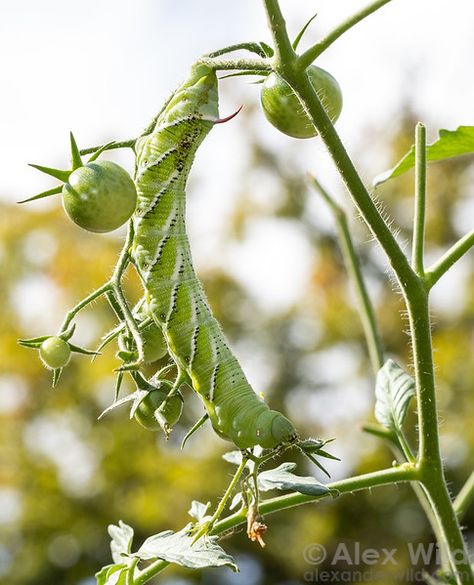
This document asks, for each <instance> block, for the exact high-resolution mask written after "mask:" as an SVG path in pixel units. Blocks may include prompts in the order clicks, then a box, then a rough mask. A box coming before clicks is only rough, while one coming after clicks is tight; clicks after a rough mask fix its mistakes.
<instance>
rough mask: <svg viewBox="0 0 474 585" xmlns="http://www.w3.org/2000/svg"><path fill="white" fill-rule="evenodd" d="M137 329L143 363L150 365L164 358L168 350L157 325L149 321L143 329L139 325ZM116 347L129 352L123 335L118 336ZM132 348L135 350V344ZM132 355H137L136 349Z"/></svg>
mask: <svg viewBox="0 0 474 585" xmlns="http://www.w3.org/2000/svg"><path fill="white" fill-rule="evenodd" d="M137 317H138V315H137ZM139 329H140V335H141V338H142V342H143V358H144V359H143V361H144V362H145V363H146V364H150V363H152V362H156V360H159V359H161V358H162V357H164V356H165V355H166V352H167V351H168V348H167V345H166V341H165V338H164V337H163V333H162V331H161V329H160V328H159V327H158V325H157V324H156V323H155V322H154V321H151V322H150V323H148V325H145V326H144V327H143V326H142V325H140V324H139ZM118 346H119V349H120V350H121V351H129V350H128V347H129V346H128V343H127V338H126V336H125V335H124V334H123V333H121V334H120V336H119V339H118ZM133 348H135V344H133ZM134 353H135V354H137V352H136V349H135V351H134ZM137 357H138V355H137Z"/></svg>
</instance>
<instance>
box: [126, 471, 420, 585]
mask: <svg viewBox="0 0 474 585" xmlns="http://www.w3.org/2000/svg"><path fill="white" fill-rule="evenodd" d="M416 479H417V471H416V468H415V467H414V466H413V465H411V464H409V463H406V464H404V465H401V466H399V467H391V468H389V469H383V470H380V471H374V472H372V473H367V474H364V475H359V476H356V477H351V478H349V479H343V480H340V481H335V482H333V483H330V484H328V486H327V487H328V488H329V490H330V491H329V492H328V493H325V494H320V495H317V496H307V495H304V494H300V493H291V494H287V495H285V496H280V497H278V498H272V499H269V500H265V501H263V502H261V503H260V506H259V512H260V514H273V513H274V512H280V511H282V510H286V509H288V508H294V507H295V506H301V505H302V504H308V503H312V502H317V501H318V500H321V499H322V498H327V497H328V496H333V495H334V493H337V494H339V495H342V494H347V493H353V492H357V491H361V490H365V489H370V488H373V487H379V486H383V485H389V484H394V483H399V482H407V481H416ZM245 522H246V515H245V511H239V512H237V513H235V514H232V515H230V516H228V517H227V518H224V519H223V520H221V521H220V522H218V523H217V524H216V525H215V526H214V528H213V529H212V532H211V534H212V535H215V536H218V535H220V534H222V533H224V532H228V531H229V530H232V529H234V528H237V527H238V526H241V525H242V524H245ZM168 565H169V563H167V562H166V561H160V560H158V561H155V562H154V563H152V564H151V565H149V566H148V567H147V568H146V569H143V571H140V572H139V573H138V576H137V577H136V578H135V581H134V585H144V584H145V583H147V582H148V581H149V580H150V579H152V578H153V577H154V576H155V575H157V574H158V573H160V572H161V571H162V570H163V569H165V568H166V567H167V566H168Z"/></svg>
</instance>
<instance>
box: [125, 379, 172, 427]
mask: <svg viewBox="0 0 474 585" xmlns="http://www.w3.org/2000/svg"><path fill="white" fill-rule="evenodd" d="M171 388H172V386H171V384H167V383H164V382H162V383H161V386H160V387H159V388H153V389H152V390H151V391H150V392H149V393H148V394H147V395H146V396H145V398H143V400H142V401H141V402H140V404H139V405H138V408H137V410H136V411H135V420H136V421H137V422H139V423H140V424H141V425H142V427H145V428H146V429H148V430H149V431H159V430H160V429H161V426H160V424H159V422H158V421H157V420H156V418H155V416H154V412H155V410H156V409H157V408H158V407H159V406H160V405H161V404H162V403H163V401H164V400H165V398H166V397H167V395H168V393H169V392H170V390H171ZM182 411H183V398H182V396H181V394H179V393H178V394H175V395H174V396H172V397H171V398H170V399H169V400H168V403H167V404H166V406H165V407H164V409H163V411H162V413H161V415H162V416H163V418H164V420H165V421H166V423H167V424H168V425H169V427H170V428H172V427H173V426H174V425H175V424H176V423H177V422H178V420H179V418H180V416H181V413H182Z"/></svg>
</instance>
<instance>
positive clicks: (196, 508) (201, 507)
mask: <svg viewBox="0 0 474 585" xmlns="http://www.w3.org/2000/svg"><path fill="white" fill-rule="evenodd" d="M210 505H211V502H207V504H203V503H202V502H198V501H197V500H193V501H192V502H191V508H189V510H188V514H189V515H190V516H191V517H192V518H195V519H196V520H197V521H198V522H199V523H200V524H202V522H203V520H204V519H205V518H210V516H206V514H207V511H208V510H209V506H210Z"/></svg>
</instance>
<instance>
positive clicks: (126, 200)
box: [62, 160, 137, 233]
mask: <svg viewBox="0 0 474 585" xmlns="http://www.w3.org/2000/svg"><path fill="white" fill-rule="evenodd" d="M62 194H63V205H64V209H65V210H66V213H67V214H68V216H69V217H70V218H71V219H72V221H73V222H74V223H75V224H77V225H78V226H79V227H81V228H83V229H85V230H87V231H89V232H98V233H103V232H110V231H112V230H115V229H117V228H118V227H120V226H121V225H123V224H124V223H125V222H126V221H127V220H128V219H130V217H131V215H132V213H133V212H134V211H135V207H136V204H137V191H136V189H135V185H134V183H133V181H132V178H131V177H130V175H129V174H128V173H127V171H126V170H125V169H123V168H122V167H121V166H119V165H117V164H115V163H113V162H111V161H108V160H98V161H94V162H92V163H88V164H86V165H85V166H83V167H79V168H78V169H76V170H75V171H73V172H72V173H71V175H70V176H69V179H68V181H67V182H66V183H65V184H64V186H63V190H62Z"/></svg>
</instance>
